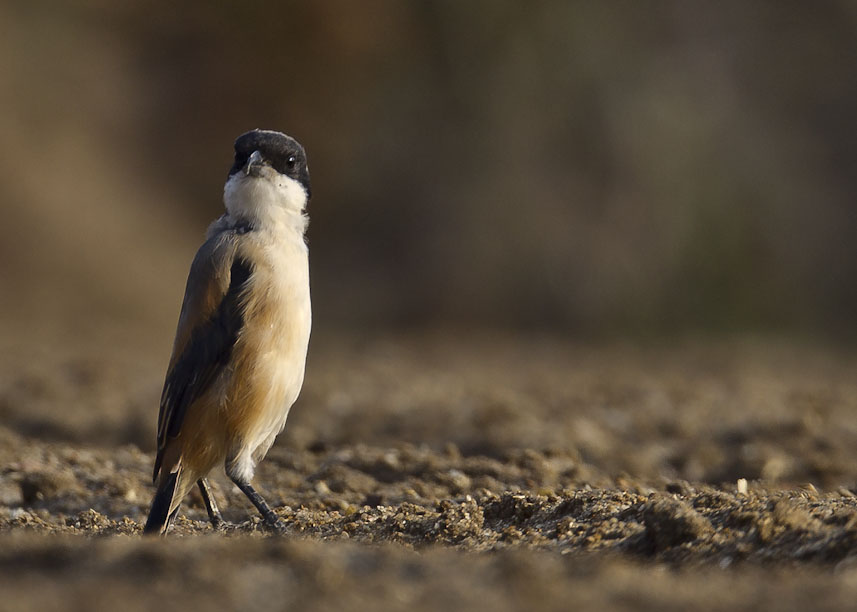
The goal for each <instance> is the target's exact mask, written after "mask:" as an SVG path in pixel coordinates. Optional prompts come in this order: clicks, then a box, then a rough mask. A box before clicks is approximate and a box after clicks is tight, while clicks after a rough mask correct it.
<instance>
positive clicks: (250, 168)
mask: <svg viewBox="0 0 857 612" xmlns="http://www.w3.org/2000/svg"><path fill="white" fill-rule="evenodd" d="M264 163H265V160H264V159H263V158H262V154H261V153H259V151H253V154H252V155H251V156H250V159H248V160H247V165H246V166H244V174H245V176H246V175H248V174H252V175H253V176H258V175H259V170H260V169H261V168H262V165H263V164H264Z"/></svg>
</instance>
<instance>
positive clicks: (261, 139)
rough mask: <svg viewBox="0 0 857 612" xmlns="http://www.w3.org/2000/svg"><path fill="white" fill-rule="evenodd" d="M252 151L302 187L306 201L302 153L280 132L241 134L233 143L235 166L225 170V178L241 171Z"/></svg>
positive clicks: (302, 151)
mask: <svg viewBox="0 0 857 612" xmlns="http://www.w3.org/2000/svg"><path fill="white" fill-rule="evenodd" d="M254 151H259V153H261V154H262V158H263V159H264V160H265V161H266V162H267V163H268V164H270V166H271V167H272V168H273V169H274V170H276V171H277V172H279V173H280V174H283V175H285V176H288V177H289V178H293V179H294V180H296V181H297V182H299V183H300V184H301V185H303V186H304V189H306V192H307V197H309V195H310V185H309V169H308V168H307V159H306V152H305V151H304V148H303V147H302V146H301V144H300V143H299V142H298V141H297V140H295V139H294V138H292V137H291V136H286V135H285V134H283V133H281V132H274V131H271V130H258V129H257V130H253V131H252V132H247V133H246V134H241V136H239V137H238V140H236V141H235V163H234V164H232V168H231V169H230V170H229V176H232V175H233V174H235V173H236V172H238V171H239V170H241V169H242V168H244V166H245V165H246V164H247V160H248V159H249V158H250V156H251V155H252V154H253V152H254Z"/></svg>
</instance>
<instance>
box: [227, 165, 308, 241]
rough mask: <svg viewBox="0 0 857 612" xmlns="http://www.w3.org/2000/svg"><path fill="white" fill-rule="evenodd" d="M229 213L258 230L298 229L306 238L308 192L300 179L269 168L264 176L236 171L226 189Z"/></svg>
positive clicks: (265, 170) (228, 181)
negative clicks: (298, 180) (305, 211)
mask: <svg viewBox="0 0 857 612" xmlns="http://www.w3.org/2000/svg"><path fill="white" fill-rule="evenodd" d="M223 203H224V204H225V205H226V211H227V212H228V213H229V215H230V216H231V217H233V218H235V219H242V220H246V221H248V222H250V223H251V224H252V225H254V226H255V227H257V228H258V229H270V230H272V231H277V230H280V229H286V228H290V229H294V230H295V231H297V232H299V233H300V235H301V236H303V234H304V232H305V231H306V226H307V221H308V220H307V216H306V214H305V213H304V208H305V207H306V204H307V193H306V190H305V189H304V188H303V185H301V184H300V183H298V182H297V181H296V180H294V179H292V178H289V177H287V176H283V175H282V174H280V173H278V172H276V171H275V170H273V169H271V168H265V169H264V172H263V175H262V176H260V177H254V176H248V175H245V174H244V173H243V172H236V173H235V174H233V175H232V176H230V177H229V180H227V181H226V185H225V186H224V187H223Z"/></svg>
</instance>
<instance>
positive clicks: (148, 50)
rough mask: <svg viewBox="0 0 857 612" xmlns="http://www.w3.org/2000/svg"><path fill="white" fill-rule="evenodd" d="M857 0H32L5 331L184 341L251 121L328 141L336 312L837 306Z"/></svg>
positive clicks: (854, 264)
mask: <svg viewBox="0 0 857 612" xmlns="http://www.w3.org/2000/svg"><path fill="white" fill-rule="evenodd" d="M855 34H857V9H855V5H854V4H853V3H852V2H847V1H839V2H836V1H831V2H825V3H813V4H807V3H800V2H785V3H784V2H773V1H771V2H754V3H745V2H725V3H717V4H716V6H715V5H706V4H704V3H687V2H683V1H681V0H673V1H661V2H654V3H635V2H608V3H590V2H559V1H557V2H511V1H497V0H491V1H490V2H489V1H487V0H486V1H483V2H467V3H460V2H451V1H450V2H398V1H394V0H370V1H367V2H360V3H354V2H346V1H344V0H341V1H327V2H320V3H317V2H270V3H265V2H242V3H224V4H217V5H213V4H211V3H207V2H185V3H178V4H172V3H144V2H125V3H113V2H103V1H99V0H89V1H82V2H75V3H66V2H54V1H50V0H47V1H41V2H15V1H13V2H6V3H3V5H2V6H0V82H2V88H0V111H2V112H0V134H2V141H3V146H2V148H0V156H2V157H0V203H2V213H3V227H4V230H5V231H4V232H3V234H4V238H3V240H2V242H0V274H2V281H0V295H2V298H3V307H2V317H3V321H2V328H0V334H2V337H3V338H4V340H6V341H10V340H12V341H13V342H12V344H13V345H16V344H19V343H20V342H19V341H26V342H30V340H31V339H32V338H38V339H40V341H43V342H45V343H46V344H48V345H50V344H52V343H55V342H58V341H59V339H61V341H62V342H66V341H69V340H70V341H74V342H84V341H86V340H87V339H90V338H92V337H94V336H97V337H98V338H99V341H103V340H104V339H105V338H115V341H116V342H117V343H126V344H128V345H132V346H133V345H136V346H140V345H141V344H145V343H147V342H150V343H151V346H152V347H159V350H160V352H161V353H163V352H165V349H164V347H165V346H168V345H169V342H170V337H171V335H172V333H173V325H174V322H175V318H176V315H177V311H178V307H179V303H180V299H181V293H182V289H183V285H184V279H185V275H186V272H187V269H188V264H189V261H190V259H191V258H192V256H193V252H194V250H195V249H196V248H197V246H198V245H199V243H200V240H201V236H202V234H203V232H204V229H205V227H206V224H207V223H208V222H209V220H211V219H213V218H214V217H216V216H217V215H219V214H220V211H221V202H220V198H221V188H222V183H223V180H224V178H225V172H226V170H227V168H228V166H229V163H230V156H231V143H232V140H233V139H234V138H235V137H236V136H237V135H238V134H239V133H241V132H243V131H245V130H247V129H251V128H255V127H265V128H275V129H280V130H283V131H286V132H288V133H290V134H291V135H293V136H295V137H297V138H298V139H299V140H301V141H302V142H303V143H304V145H305V146H306V148H307V150H308V152H309V156H310V168H311V172H312V178H313V182H314V198H313V201H312V203H311V211H310V214H311V217H312V224H311V227H310V241H311V256H312V280H313V290H314V306H315V315H316V331H319V330H321V331H322V332H323V331H324V330H327V331H330V330H353V329H357V330H366V329H378V328H390V327H392V328H400V327H402V326H407V327H414V326H416V327H421V326H431V327H436V326H452V327H455V328H460V327H473V326H477V327H490V328H497V327H501V328H502V327H509V328H514V329H534V328H535V329H540V330H557V331H562V332H569V333H571V334H573V335H574V334H577V335H592V334H595V335H598V334H639V333H643V334H650V333H652V334H661V333H664V332H666V333H674V332H684V331H688V330H692V331H699V330H703V331H723V330H726V331H735V330H738V331H745V330H751V331H770V330H775V331H788V332H791V331H797V332H802V333H803V332H807V331H809V332H818V331H821V332H830V331H834V332H836V333H840V332H842V331H849V330H852V329H853V328H854V324H855V322H857V319H855V316H854V313H855V312H857V284H855V282H854V278H855V273H856V272H857V240H855V235H857V205H855V197H854V196H855V193H857V173H855V172H854V168H855V167H857V138H855V135H857V112H855V108H857V72H855V66H857V35H855Z"/></svg>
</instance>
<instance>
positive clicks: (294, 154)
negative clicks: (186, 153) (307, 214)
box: [223, 130, 311, 222]
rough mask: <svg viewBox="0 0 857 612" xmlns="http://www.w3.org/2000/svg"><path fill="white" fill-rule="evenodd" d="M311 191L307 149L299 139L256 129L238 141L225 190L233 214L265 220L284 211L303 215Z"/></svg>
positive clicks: (255, 219)
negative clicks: (305, 150) (305, 149)
mask: <svg viewBox="0 0 857 612" xmlns="http://www.w3.org/2000/svg"><path fill="white" fill-rule="evenodd" d="M310 194H311V190H310V181H309V169H308V168H307V159H306V153H305V152H304V148H303V147H302V146H301V145H300V143H299V142H298V141H297V140H295V139H294V138H292V137H290V136H286V135H285V134H282V133H280V132H274V131H270V130H253V131H251V132H247V133H246V134H242V135H241V136H239V137H238V139H237V140H236V141H235V161H234V163H233V164H232V168H230V170H229V178H228V179H227V180H226V186H225V187H224V190H223V195H224V197H223V199H224V203H225V204H226V209H227V211H229V213H230V214H231V215H234V216H236V217H239V218H245V219H247V220H249V221H262V222H264V221H265V219H266V218H268V217H270V216H272V215H273V216H279V214H280V212H284V213H287V214H288V213H292V214H297V215H299V216H302V215H303V212H304V209H305V208H306V205H307V203H308V202H309V199H310Z"/></svg>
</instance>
